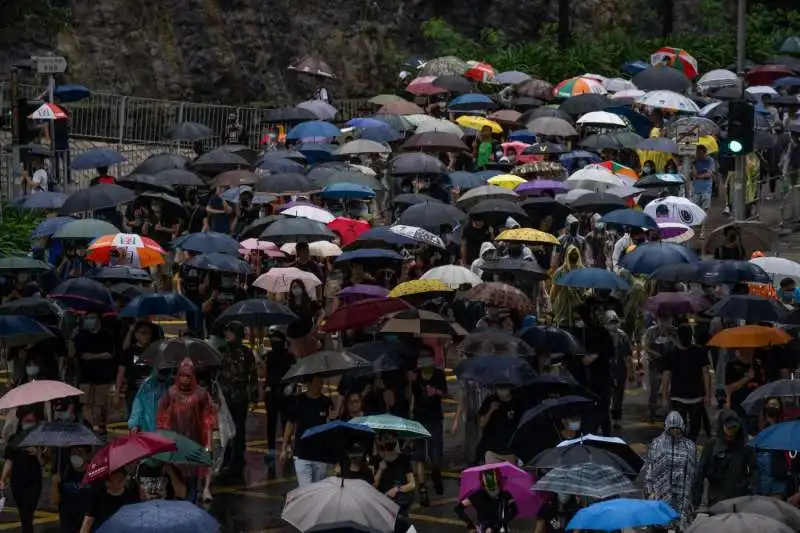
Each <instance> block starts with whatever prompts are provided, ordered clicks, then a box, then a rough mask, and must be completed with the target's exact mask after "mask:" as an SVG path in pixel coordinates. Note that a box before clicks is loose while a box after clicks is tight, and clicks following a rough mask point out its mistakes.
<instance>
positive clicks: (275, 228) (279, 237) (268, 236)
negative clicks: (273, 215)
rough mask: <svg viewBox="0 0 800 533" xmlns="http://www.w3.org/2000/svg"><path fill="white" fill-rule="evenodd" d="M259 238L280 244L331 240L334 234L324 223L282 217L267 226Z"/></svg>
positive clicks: (334, 236)
mask: <svg viewBox="0 0 800 533" xmlns="http://www.w3.org/2000/svg"><path fill="white" fill-rule="evenodd" d="M260 238H261V239H263V240H266V241H270V242H274V243H275V244H277V245H282V244H286V243H290V242H294V243H298V242H306V243H310V242H316V241H333V240H335V239H336V234H335V233H334V232H333V231H331V230H330V229H329V228H328V227H327V226H326V225H325V224H322V223H321V222H317V221H315V220H309V219H306V218H284V219H281V220H278V221H276V222H274V223H273V224H271V225H270V226H268V227H267V229H265V230H264V232H263V233H262V234H261V237H260Z"/></svg>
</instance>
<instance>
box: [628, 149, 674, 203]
mask: <svg viewBox="0 0 800 533" xmlns="http://www.w3.org/2000/svg"><path fill="white" fill-rule="evenodd" d="M648 140H655V139H648ZM641 149H642V148H640V150H641ZM667 176H669V177H668V178H666V179H664V178H663V177H662V176H659V175H658V174H650V175H649V176H645V177H643V178H640V179H638V180H636V188H637V189H660V188H663V187H680V186H681V185H682V184H683V183H684V182H683V180H682V179H681V180H675V179H674V178H672V176H673V174H668V175H667ZM647 195H648V196H650V193H648V194H647ZM653 195H654V196H655V197H657V196H658V195H659V193H658V191H656V192H655V193H653ZM654 199H655V198H650V200H649V201H648V203H649V202H650V201H652V200H654ZM640 205H647V204H640Z"/></svg>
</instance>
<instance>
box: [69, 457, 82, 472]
mask: <svg viewBox="0 0 800 533" xmlns="http://www.w3.org/2000/svg"><path fill="white" fill-rule="evenodd" d="M69 462H70V464H71V465H72V468H75V469H78V468H82V467H83V463H84V462H85V461H84V459H83V457H81V456H80V455H70V456H69Z"/></svg>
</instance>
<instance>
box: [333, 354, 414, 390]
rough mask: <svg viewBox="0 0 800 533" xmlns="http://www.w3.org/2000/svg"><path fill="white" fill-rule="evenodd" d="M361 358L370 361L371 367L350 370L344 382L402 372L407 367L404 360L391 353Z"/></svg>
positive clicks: (344, 388)
mask: <svg viewBox="0 0 800 533" xmlns="http://www.w3.org/2000/svg"><path fill="white" fill-rule="evenodd" d="M351 353H352V352H351ZM355 355H358V354H355ZM360 357H363V358H364V359H365V360H367V361H369V363H370V366H359V367H356V368H354V369H352V370H348V371H347V373H346V374H345V375H344V376H342V379H343V380H344V379H347V380H353V379H361V378H365V377H369V376H374V375H377V374H383V373H384V372H394V371H395V370H400V369H401V368H404V366H405V364H404V362H403V359H402V358H401V357H398V356H396V355H392V354H389V353H382V354H379V355H378V356H377V357H365V356H360ZM340 390H354V389H353V388H348V387H342V388H340Z"/></svg>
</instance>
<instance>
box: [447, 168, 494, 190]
mask: <svg viewBox="0 0 800 533" xmlns="http://www.w3.org/2000/svg"><path fill="white" fill-rule="evenodd" d="M446 179H448V180H449V181H450V185H451V186H452V187H458V188H459V189H474V188H475V187H480V186H482V185H486V180H485V179H484V178H483V177H481V176H479V175H477V174H473V173H472V172H466V171H463V170H457V171H455V172H451V173H450V174H448V175H447V177H446Z"/></svg>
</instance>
